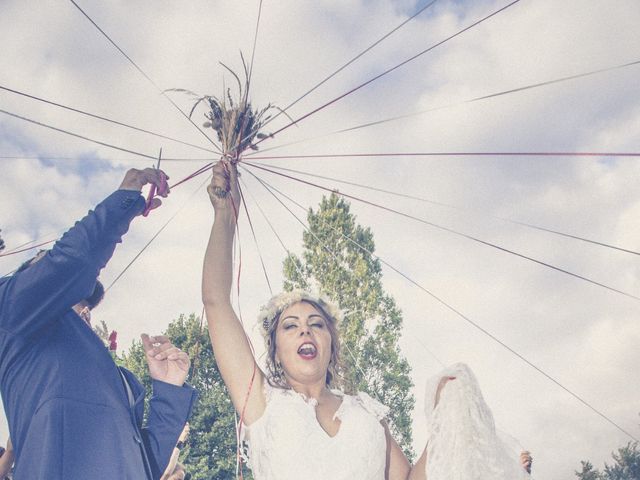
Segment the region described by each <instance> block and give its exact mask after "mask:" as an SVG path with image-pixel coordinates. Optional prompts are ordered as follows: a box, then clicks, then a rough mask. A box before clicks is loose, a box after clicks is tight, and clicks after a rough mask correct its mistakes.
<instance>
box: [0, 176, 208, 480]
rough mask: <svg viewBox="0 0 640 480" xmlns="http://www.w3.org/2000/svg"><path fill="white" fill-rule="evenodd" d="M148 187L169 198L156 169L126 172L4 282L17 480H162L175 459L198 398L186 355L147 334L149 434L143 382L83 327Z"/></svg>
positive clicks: (4, 385)
mask: <svg viewBox="0 0 640 480" xmlns="http://www.w3.org/2000/svg"><path fill="white" fill-rule="evenodd" d="M149 183H150V184H153V185H155V186H156V187H157V188H158V191H159V192H160V193H161V194H162V195H163V196H166V194H167V193H168V188H167V185H166V177H165V176H164V174H163V173H162V172H160V171H159V170H155V169H150V168H149V169H145V170H136V169H132V170H130V171H129V172H127V174H126V176H125V178H124V180H123V182H122V185H121V186H120V189H119V190H117V191H116V192H114V193H112V194H111V195H110V196H109V197H107V198H106V199H105V200H104V201H102V202H101V203H100V204H99V205H98V206H97V207H96V208H95V210H93V211H91V212H89V213H88V214H87V216H86V217H84V218H83V219H82V220H81V221H79V222H77V223H76V224H75V226H74V227H72V228H71V229H70V230H69V231H68V232H67V233H65V234H64V235H63V237H62V238H61V239H60V240H59V241H58V242H57V243H56V244H55V245H54V247H53V248H52V249H51V250H49V251H47V252H46V253H45V254H44V255H40V256H38V257H36V258H34V260H33V261H32V262H31V263H30V264H29V265H27V266H26V268H23V269H20V271H18V272H16V273H15V274H14V275H12V276H11V277H6V278H2V279H0V390H1V392H2V400H3V402H4V409H5V413H6V415H7V419H8V422H9V431H10V435H11V440H12V442H13V446H14V450H15V454H16V464H15V473H14V479H15V480H45V479H46V480H52V479H60V480H63V479H64V480H88V479H91V480H93V479H98V480H99V479H105V480H107V479H109V480H112V479H128V480H155V479H158V478H160V476H161V475H162V472H163V471H164V469H165V467H166V465H167V463H168V462H169V458H170V457H171V453H172V451H173V447H174V446H175V444H176V441H177V440H178V437H179V435H180V432H181V431H182V428H183V426H184V424H185V422H186V421H187V418H188V416H189V414H190V412H191V408H192V406H193V402H194V401H195V397H196V394H195V391H194V390H193V388H191V387H190V386H188V385H185V384H184V382H185V379H186V377H187V372H188V370H189V358H188V356H187V355H186V354H185V353H184V352H182V351H180V350H179V349H178V348H176V347H174V346H173V345H172V344H171V342H170V341H169V339H168V338H166V337H163V336H159V337H151V338H150V337H148V336H146V335H143V337H142V340H143V345H144V348H145V351H146V353H147V355H146V357H147V362H148V364H149V373H150V376H151V378H152V381H153V396H152V398H151V400H150V408H149V412H148V415H147V423H146V426H145V427H142V418H143V410H144V388H143V386H142V385H141V384H140V382H139V381H138V380H137V379H136V378H135V376H134V375H133V374H132V373H131V372H129V371H127V370H125V369H122V368H118V367H117V366H116V364H115V363H114V361H113V359H112V358H111V356H110V354H109V352H108V350H107V349H106V348H105V346H104V345H103V343H102V340H100V338H98V336H97V335H96V334H95V333H94V332H93V329H92V328H91V326H90V325H89V324H88V322H87V320H88V311H89V310H90V309H91V308H92V307H93V306H94V305H95V304H96V303H97V302H98V301H99V300H100V297H101V294H100V291H99V288H98V290H97V291H96V285H97V282H96V278H97V276H98V274H99V272H100V270H101V269H102V268H103V267H104V266H105V265H106V263H107V261H108V260H109V259H110V258H111V255H112V254H113V251H114V249H115V246H116V244H117V243H119V242H120V241H121V237H122V236H123V235H124V234H125V233H126V232H127V230H128V228H129V223H130V222H131V221H132V220H133V218H134V217H135V216H136V215H138V214H140V213H141V212H142V210H143V209H144V206H145V202H144V199H143V198H142V196H141V195H140V190H141V189H142V187H143V186H144V185H145V184H149ZM159 204H160V199H154V201H153V203H152V205H151V206H152V207H157V206H159Z"/></svg>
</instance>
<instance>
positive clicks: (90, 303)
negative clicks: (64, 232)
mask: <svg viewBox="0 0 640 480" xmlns="http://www.w3.org/2000/svg"><path fill="white" fill-rule="evenodd" d="M47 252H48V250H39V251H38V253H36V254H35V255H34V256H33V257H31V258H30V259H29V260H27V261H26V262H24V263H23V264H22V265H20V267H18V269H17V270H16V272H15V273H20V272H23V271H25V270H26V269H27V268H29V267H30V266H32V265H35V264H36V263H38V262H39V261H40V260H41V259H42V258H44V256H45V255H46V254H47ZM103 298H104V286H103V285H102V283H101V282H100V280H96V285H95V286H94V287H93V291H92V292H91V295H89V296H88V297H86V298H85V299H83V300H81V301H80V302H78V303H76V304H75V305H74V306H73V307H71V308H72V309H73V311H74V312H76V313H77V314H78V315H79V316H80V318H82V319H83V320H84V321H85V322H87V323H88V324H91V310H93V309H94V308H95V307H97V306H98V304H99V303H100V302H101V301H102V299H103Z"/></svg>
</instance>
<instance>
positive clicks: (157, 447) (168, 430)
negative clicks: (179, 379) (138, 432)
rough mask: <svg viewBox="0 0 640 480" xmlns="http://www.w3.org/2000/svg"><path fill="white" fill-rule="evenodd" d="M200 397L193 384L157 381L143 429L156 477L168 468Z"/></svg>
mask: <svg viewBox="0 0 640 480" xmlns="http://www.w3.org/2000/svg"><path fill="white" fill-rule="evenodd" d="M196 398H197V392H196V390H195V389H194V388H193V387H191V386H189V385H186V384H185V385H184V386H182V387H177V386H175V385H170V384H168V383H164V382H160V381H157V380H154V381H153V395H152V397H151V400H150V401H149V414H148V416H147V425H146V427H145V428H143V429H142V440H143V442H144V444H145V448H146V451H147V456H148V458H149V464H150V466H151V471H152V474H153V479H154V480H156V479H159V478H160V477H161V476H162V474H163V473H164V471H165V469H166V468H167V465H168V464H169V459H170V458H171V454H172V453H173V449H174V447H175V446H176V443H177V442H178V438H179V437H180V433H181V432H182V429H183V428H184V425H185V423H187V420H188V419H189V415H191V410H192V409H193V406H194V403H195V401H196Z"/></svg>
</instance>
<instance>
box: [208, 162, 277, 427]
mask: <svg viewBox="0 0 640 480" xmlns="http://www.w3.org/2000/svg"><path fill="white" fill-rule="evenodd" d="M207 191H208V193H209V198H210V199H211V203H212V204H213V207H214V210H215V220H214V222H213V227H212V228H211V236H210V238H209V244H208V245H207V251H206V254H205V257H204V268H203V275H202V301H203V303H204V309H205V312H206V315H207V322H208V324H209V335H210V337H211V345H212V347H213V352H214V355H215V359H216V362H217V364H218V368H219V369H220V374H221V375H222V378H223V380H224V382H225V384H226V385H227V388H228V389H229V393H230V395H231V400H232V401H233V405H234V406H235V408H236V410H237V411H238V412H240V413H242V411H243V409H244V422H245V423H246V424H251V423H253V422H254V421H255V420H257V419H258V418H260V416H261V415H262V413H263V412H264V409H265V398H264V393H263V382H264V376H263V374H262V372H261V370H260V369H259V368H257V365H256V362H255V359H254V357H253V354H252V352H251V347H250V346H249V341H248V339H247V337H246V335H245V332H244V329H243V327H242V324H241V323H240V320H239V319H238V317H237V315H236V313H235V311H234V310H233V307H232V306H231V299H230V294H231V285H232V278H233V258H232V257H233V238H234V234H235V230H236V222H237V217H238V215H239V213H240V194H239V191H238V179H237V170H236V167H235V165H232V164H231V163H230V162H227V161H224V160H221V161H219V162H218V163H217V164H216V165H215V166H214V167H213V178H212V180H211V184H210V185H209V187H208V188H207ZM247 394H248V397H247ZM245 403H246V408H245Z"/></svg>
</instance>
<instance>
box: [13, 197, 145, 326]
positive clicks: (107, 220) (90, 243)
mask: <svg viewBox="0 0 640 480" xmlns="http://www.w3.org/2000/svg"><path fill="white" fill-rule="evenodd" d="M143 208H144V199H143V198H142V196H141V195H140V192H137V191H133V190H118V191H116V192H114V193H112V194H111V195H110V196H109V197H107V198H106V199H105V200H104V201H102V202H101V203H100V204H99V205H98V206H96V208H95V210H93V211H90V212H89V213H88V214H87V216H85V217H84V218H83V219H82V220H80V221H79V222H77V223H76V224H75V225H74V226H73V227H72V228H71V229H70V230H68V231H67V232H66V233H65V234H64V235H63V236H62V238H61V239H60V240H58V241H57V242H56V244H55V245H54V246H53V248H52V249H51V250H49V251H48V252H47V254H46V255H45V256H44V257H43V258H42V259H41V260H39V261H38V262H37V263H35V264H34V265H32V266H30V267H29V268H27V269H26V270H24V271H22V272H19V273H16V274H14V275H13V276H12V277H10V278H9V279H8V280H6V281H5V282H4V283H3V284H2V286H1V287H0V305H1V310H0V329H2V330H4V332H6V333H10V334H17V335H30V334H33V333H35V332H37V331H38V330H39V329H41V328H43V327H45V326H48V325H49V324H50V323H51V322H53V321H55V320H57V319H58V318H60V316H61V314H62V313H64V312H65V311H67V310H68V309H69V308H71V307H72V306H73V305H75V304H76V303H78V302H79V301H80V300H82V299H84V298H86V297H87V296H89V295H90V294H91V292H92V291H93V288H94V286H95V282H96V278H97V276H98V274H99V273H100V270H101V269H102V268H103V267H104V266H105V265H106V263H107V261H108V260H109V259H110V258H111V255H112V254H113V251H114V250H115V247H116V245H117V244H118V243H120V242H121V241H122V236H123V235H124V234H125V233H126V232H127V230H128V229H129V224H130V223H131V220H132V219H133V218H134V217H135V216H136V215H137V214H139V213H140V212H141V211H142V209H143Z"/></svg>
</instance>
